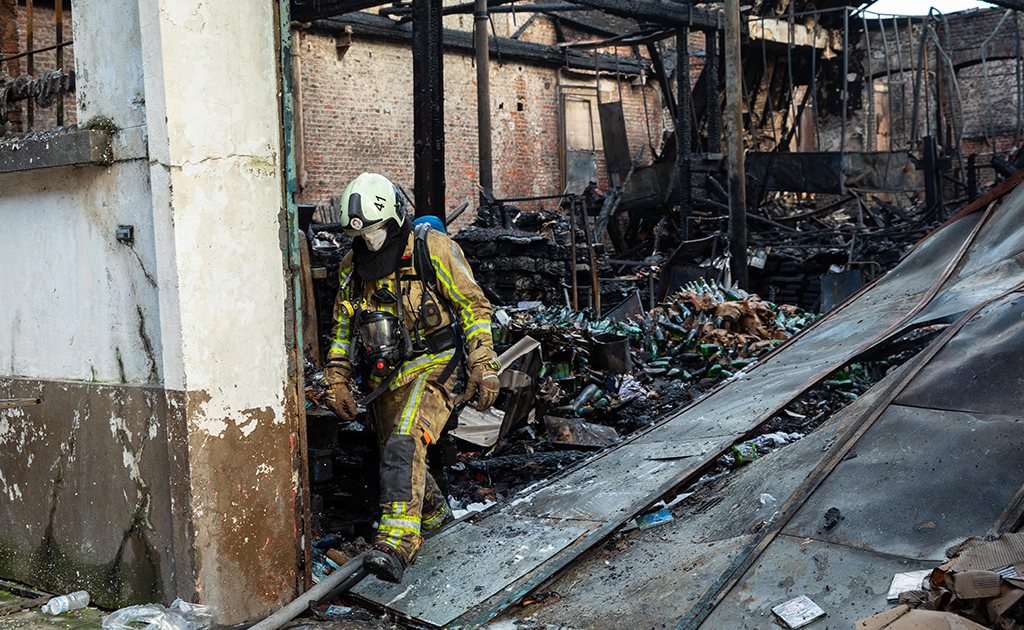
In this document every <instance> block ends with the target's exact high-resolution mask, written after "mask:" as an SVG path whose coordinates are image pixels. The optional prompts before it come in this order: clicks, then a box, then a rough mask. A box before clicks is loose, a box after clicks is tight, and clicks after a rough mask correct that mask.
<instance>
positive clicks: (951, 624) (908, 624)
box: [856, 606, 987, 630]
mask: <svg viewBox="0 0 1024 630" xmlns="http://www.w3.org/2000/svg"><path fill="white" fill-rule="evenodd" d="M856 627H857V630H883V629H884V630H987V629H986V628H985V626H981V625H978V624H976V623H974V622H973V621H971V620H970V619H964V618H963V617H960V616H958V615H954V614H953V613H947V612H938V611H934V610H910V609H909V608H907V607H906V606H899V607H897V608H893V609H892V610H886V611H884V612H880V613H878V614H877V615H875V616H874V617H868V618H867V619H861V620H860V621H858V622H857V624H856Z"/></svg>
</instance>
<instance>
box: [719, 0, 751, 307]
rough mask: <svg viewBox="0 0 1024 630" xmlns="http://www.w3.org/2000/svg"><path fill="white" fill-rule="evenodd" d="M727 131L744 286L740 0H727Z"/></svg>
mask: <svg viewBox="0 0 1024 630" xmlns="http://www.w3.org/2000/svg"><path fill="white" fill-rule="evenodd" d="M722 48H723V49H724V50H723V52H724V53H725V109H726V114H725V131H726V136H727V140H726V143H727V146H728V157H729V163H728V166H729V171H728V172H729V251H730V252H731V253H732V258H731V259H730V268H731V270H732V280H733V282H736V283H737V284H739V286H740V288H741V289H746V288H748V279H747V188H746V186H747V182H746V166H745V164H744V157H745V156H744V152H743V151H744V149H743V93H742V89H743V87H742V76H743V75H742V73H743V67H742V61H741V57H740V7H739V0H725V38H724V40H723V46H722Z"/></svg>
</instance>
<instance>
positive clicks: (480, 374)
mask: <svg viewBox="0 0 1024 630" xmlns="http://www.w3.org/2000/svg"><path fill="white" fill-rule="evenodd" d="M494 363H496V362H495V361H494V360H493V359H492V360H491V361H485V362H483V363H477V364H476V365H474V366H473V371H472V372H471V373H470V375H469V382H468V383H466V394H465V397H464V400H466V401H469V400H472V398H473V394H475V393H476V392H477V391H479V392H480V399H479V400H478V401H477V403H476V410H477V411H485V410H487V408H488V407H490V406H491V405H493V404H494V399H495V398H497V397H498V390H499V389H501V384H500V383H499V382H498V372H497V370H496V369H495V366H494V365H493V364H494Z"/></svg>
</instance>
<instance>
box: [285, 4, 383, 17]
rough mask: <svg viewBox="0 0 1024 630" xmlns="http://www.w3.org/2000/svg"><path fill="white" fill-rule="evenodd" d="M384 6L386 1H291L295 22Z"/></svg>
mask: <svg viewBox="0 0 1024 630" xmlns="http://www.w3.org/2000/svg"><path fill="white" fill-rule="evenodd" d="M384 4H388V1H387V0H384V1H383V2H382V1H381V0H292V19H293V20H295V21H296V22H312V21H313V20H322V19H324V18H329V17H333V16H335V15H342V14H344V13H352V12H354V11H365V10H366V9H372V8H373V7H378V6H381V5H384Z"/></svg>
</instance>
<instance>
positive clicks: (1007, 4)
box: [990, 0, 1024, 11]
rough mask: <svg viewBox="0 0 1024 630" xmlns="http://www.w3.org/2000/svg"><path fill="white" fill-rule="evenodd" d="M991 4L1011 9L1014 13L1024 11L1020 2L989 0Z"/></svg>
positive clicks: (1018, 0)
mask: <svg viewBox="0 0 1024 630" xmlns="http://www.w3.org/2000/svg"><path fill="white" fill-rule="evenodd" d="M990 1H991V2H992V4H995V5H998V6H1001V7H1003V8H1004V9H1013V10H1014V11H1024V1H1022V0H990Z"/></svg>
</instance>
